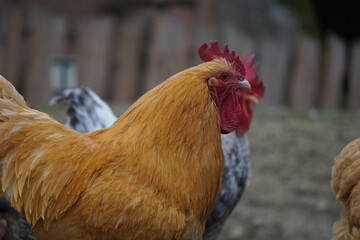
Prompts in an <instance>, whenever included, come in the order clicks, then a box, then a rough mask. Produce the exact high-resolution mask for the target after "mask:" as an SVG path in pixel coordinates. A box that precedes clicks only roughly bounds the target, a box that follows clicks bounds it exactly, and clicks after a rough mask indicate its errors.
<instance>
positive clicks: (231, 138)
mask: <svg viewBox="0 0 360 240" xmlns="http://www.w3.org/2000/svg"><path fill="white" fill-rule="evenodd" d="M241 61H242V63H243V64H244V67H245V73H246V79H247V80H248V81H249V83H250V85H251V90H250V91H245V90H243V91H241V92H239V93H238V98H239V102H240V103H241V108H242V111H241V115H242V118H241V119H242V124H240V125H239V127H238V129H236V131H233V132H231V133H229V134H222V135H221V146H222V149H223V152H224V157H225V161H224V170H223V172H222V183H221V188H220V191H219V193H218V196H217V200H216V202H215V206H214V208H213V210H212V212H211V213H210V216H209V217H208V218H207V221H206V228H205V232H204V239H205V240H212V239H216V238H217V236H218V235H219V233H220V232H221V229H222V227H223V225H224V223H225V221H226V219H227V218H228V216H229V215H230V213H231V212H232V210H233V209H234V208H235V206H236V204H237V202H238V201H239V200H240V197H241V195H242V193H243V192H244V190H245V188H246V186H247V185H248V183H249V180H250V149H249V143H248V140H247V138H246V135H245V132H246V131H247V130H248V129H249V126H250V123H251V120H252V110H251V107H250V102H255V103H257V102H258V99H259V98H261V97H262V96H263V94H264V85H263V84H262V82H261V81H259V76H258V74H257V72H256V68H257V63H254V56H253V57H251V58H250V59H249V60H248V59H247V55H245V56H244V57H243V58H242V59H241ZM60 102H64V103H67V104H69V108H68V110H67V116H66V119H67V120H66V123H65V125H66V126H68V127H71V128H73V129H75V130H77V131H79V132H83V131H84V129H85V130H87V131H94V130H97V128H95V127H94V126H103V127H108V126H110V125H111V124H112V123H113V122H115V121H116V117H115V115H114V113H113V112H112V111H111V108H110V107H109V105H107V104H106V102H104V101H103V100H102V99H101V98H100V97H98V96H97V95H96V93H94V92H93V91H91V90H90V89H89V88H87V87H81V88H74V89H67V90H64V91H62V92H61V93H59V94H57V95H56V96H54V97H53V98H52V99H51V101H50V105H53V104H55V103H60Z"/></svg>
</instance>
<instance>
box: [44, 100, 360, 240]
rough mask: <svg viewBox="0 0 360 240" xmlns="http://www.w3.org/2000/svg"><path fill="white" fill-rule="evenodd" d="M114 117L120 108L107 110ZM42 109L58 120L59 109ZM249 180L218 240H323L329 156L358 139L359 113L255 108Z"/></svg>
mask: <svg viewBox="0 0 360 240" xmlns="http://www.w3.org/2000/svg"><path fill="white" fill-rule="evenodd" d="M112 107H113V109H114V110H115V113H117V114H119V113H120V112H122V111H123V110H124V107H118V106H114V105H113V106H112ZM42 110H44V111H46V112H49V113H52V114H54V116H55V117H56V118H57V119H59V120H60V121H63V120H64V115H65V110H64V108H63V109H61V110H60V111H58V110H56V111H54V108H53V107H46V108H43V109H42ZM248 137H249V141H250V144H251V153H252V179H251V183H250V186H249V187H248V189H247V190H246V191H245V193H244V195H243V198H242V199H241V201H240V202H239V204H238V206H237V207H236V209H235V211H234V212H233V213H232V215H231V217H230V218H229V219H228V221H227V223H226V225H225V227H224V229H223V231H222V234H221V236H220V237H219V239H220V240H225V239H226V240H235V239H240V240H243V239H252V240H274V239H276V240H283V239H284V240H285V239H286V240H289V239H291V240H304V239H311V240H323V239H324V240H325V239H326V240H329V239H331V238H332V225H333V224H334V222H335V221H337V220H338V219H339V217H340V210H341V205H340V204H339V203H336V201H335V200H334V195H333V193H332V190H331V187H330V179H331V167H332V165H333V161H334V157H335V156H336V155H337V154H338V153H339V152H340V151H341V149H342V148H343V147H344V146H345V145H346V144H347V143H348V142H349V141H351V140H353V139H355V138H357V137H360V113H350V112H317V111H307V112H294V111H289V110H280V109H272V110H268V109H267V110H264V109H256V110H255V114H254V120H253V123H252V126H251V129H250V131H249V133H248Z"/></svg>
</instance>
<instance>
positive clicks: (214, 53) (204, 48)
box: [199, 41, 245, 78]
mask: <svg viewBox="0 0 360 240" xmlns="http://www.w3.org/2000/svg"><path fill="white" fill-rule="evenodd" d="M210 44H211V46H210V47H209V46H208V45H207V43H203V44H202V45H201V46H200V47H199V56H200V58H201V60H203V61H204V62H210V61H212V60H214V59H217V58H225V59H226V60H227V61H228V62H229V63H231V64H233V65H234V67H235V69H236V71H238V72H239V74H240V76H241V77H242V78H245V68H244V65H243V64H242V62H241V60H240V57H239V55H236V54H235V51H231V52H229V48H228V45H227V44H225V46H224V49H223V50H221V49H220V47H219V43H218V42H217V41H210Z"/></svg>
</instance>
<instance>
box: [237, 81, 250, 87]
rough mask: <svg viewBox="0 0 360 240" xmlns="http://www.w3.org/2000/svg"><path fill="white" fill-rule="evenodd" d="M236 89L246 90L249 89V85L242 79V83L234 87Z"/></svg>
mask: <svg viewBox="0 0 360 240" xmlns="http://www.w3.org/2000/svg"><path fill="white" fill-rule="evenodd" d="M236 88H237V89H240V88H246V89H251V86H250V83H249V82H248V80H246V79H244V80H243V81H241V82H240V83H239V85H237V86H236Z"/></svg>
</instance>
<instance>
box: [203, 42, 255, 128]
mask: <svg viewBox="0 0 360 240" xmlns="http://www.w3.org/2000/svg"><path fill="white" fill-rule="evenodd" d="M199 56H200V58H201V59H202V60H203V61H204V62H211V61H223V62H224V63H225V64H224V66H226V67H224V68H223V69H221V70H219V71H217V72H216V73H215V74H214V75H213V76H211V77H209V78H208V79H207V84H208V87H209V90H210V92H211V94H212V97H213V99H214V101H215V104H216V106H217V108H218V110H219V114H220V127H221V133H229V132H232V131H234V130H235V129H238V128H239V126H240V124H242V119H241V117H242V114H241V113H242V109H241V108H242V106H241V101H239V99H240V98H239V97H238V94H239V93H238V92H240V91H242V90H244V89H247V90H250V88H251V87H250V84H249V82H248V81H247V80H245V67H244V65H243V64H242V62H241V60H240V57H239V56H238V55H236V54H235V52H234V51H232V52H229V48H228V46H227V45H225V47H224V49H223V50H221V49H220V47H219V44H218V42H217V41H211V46H210V47H209V46H208V45H207V44H206V43H204V44H202V45H201V46H200V48H199Z"/></svg>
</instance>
